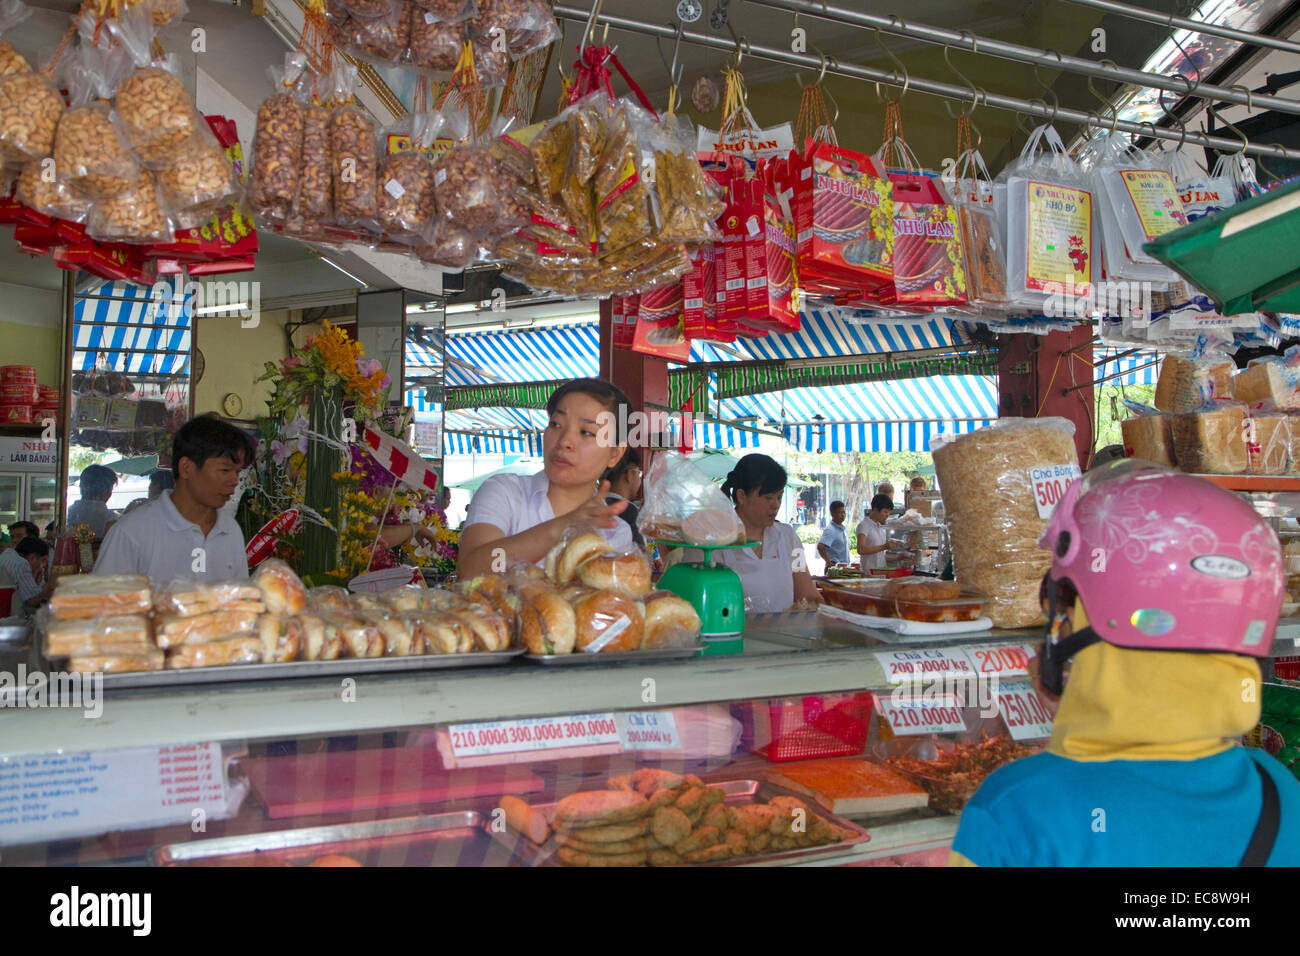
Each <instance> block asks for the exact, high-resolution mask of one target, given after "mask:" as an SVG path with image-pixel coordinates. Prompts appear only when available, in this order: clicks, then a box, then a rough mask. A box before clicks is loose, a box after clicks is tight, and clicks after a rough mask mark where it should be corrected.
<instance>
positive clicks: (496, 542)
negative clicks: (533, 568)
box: [456, 378, 632, 580]
mask: <svg viewBox="0 0 1300 956" xmlns="http://www.w3.org/2000/svg"><path fill="white" fill-rule="evenodd" d="M631 407H632V406H631V403H630V402H629V401H628V397H627V396H626V395H625V394H623V392H622V391H621V390H620V389H618V388H617V387H615V386H613V385H611V384H610V383H609V382H606V381H603V380H601V379H598V378H579V379H574V380H573V381H572V382H568V383H566V384H564V385H561V386H560V387H559V388H557V389H556V390H555V391H554V392H552V393H551V397H550V398H549V399H548V400H547V402H546V413H547V415H548V416H549V421H548V422H547V425H546V431H545V432H544V433H543V435H542V460H543V470H542V471H539V472H538V473H537V474H535V475H494V476H493V477H491V478H489V479H488V480H487V481H485V482H483V484H482V485H481V486H480V487H479V489H478V491H477V492H475V494H474V498H473V499H472V500H471V501H470V503H469V510H468V512H467V513H466V515H465V530H464V531H462V532H461V537H460V559H459V561H458V562H457V564H456V573H457V575H458V576H459V577H460V578H461V579H462V580H464V579H467V578H472V577H475V576H477V575H480V574H487V573H488V572H489V571H495V572H500V571H503V570H505V568H506V567H508V566H509V565H510V564H514V563H518V562H525V563H528V564H537V563H540V562H541V561H542V559H543V558H545V557H546V552H548V551H550V550H551V548H553V547H555V546H556V545H557V544H559V543H560V542H561V541H563V540H565V538H566V536H570V537H571V536H572V534H570V533H574V534H576V533H581V532H582V531H586V530H590V529H591V528H595V529H596V531H597V532H598V533H599V534H601V535H602V536H604V538H605V540H607V541H608V542H609V543H610V545H611V546H613V547H614V548H615V549H616V550H618V551H630V550H631V549H632V531H631V528H630V527H629V526H628V524H627V522H625V521H623V520H622V519H621V518H620V517H619V514H620V513H621V512H622V511H623V509H624V508H626V507H627V501H625V500H619V501H615V502H614V503H613V504H606V503H605V497H606V495H607V494H608V493H609V482H608V481H601V480H600V477H601V475H603V474H604V473H605V471H606V469H608V468H612V467H613V466H614V465H615V464H617V463H618V462H619V460H620V459H621V458H622V457H623V453H624V452H626V451H627V445H626V444H614V443H613V442H611V441H610V440H609V438H608V435H609V429H608V428H604V429H602V428H601V425H602V423H607V422H608V416H609V415H613V416H615V419H616V420H623V421H625V420H626V416H627V414H628V413H629V412H630V411H631ZM602 416H605V417H602Z"/></svg>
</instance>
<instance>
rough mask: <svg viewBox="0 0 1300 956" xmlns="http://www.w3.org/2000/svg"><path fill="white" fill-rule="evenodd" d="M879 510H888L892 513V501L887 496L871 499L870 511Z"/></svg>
mask: <svg viewBox="0 0 1300 956" xmlns="http://www.w3.org/2000/svg"><path fill="white" fill-rule="evenodd" d="M881 508H887V509H888V510H890V511H893V510H894V499H893V498H891V497H889V495H876V497H874V498H872V499H871V510H872V511H879V510H880V509H881Z"/></svg>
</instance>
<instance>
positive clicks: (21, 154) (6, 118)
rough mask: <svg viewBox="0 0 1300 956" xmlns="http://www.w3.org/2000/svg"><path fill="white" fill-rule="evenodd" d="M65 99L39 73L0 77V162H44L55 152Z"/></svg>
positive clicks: (13, 74) (12, 74)
mask: <svg viewBox="0 0 1300 956" xmlns="http://www.w3.org/2000/svg"><path fill="white" fill-rule="evenodd" d="M63 109H64V106H63V97H62V95H60V93H59V91H58V90H57V89H55V88H54V85H53V84H52V83H50V81H49V80H47V79H45V77H43V76H41V75H40V74H39V73H32V72H26V73H11V74H10V75H8V76H5V77H0V160H3V161H4V162H6V163H15V164H17V163H24V162H26V161H27V160H29V159H44V158H45V157H46V156H49V155H50V152H51V151H52V150H53V149H54V131H55V129H56V128H57V127H58V125H59V118H60V117H61V116H63Z"/></svg>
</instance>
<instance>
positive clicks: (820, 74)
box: [794, 45, 827, 90]
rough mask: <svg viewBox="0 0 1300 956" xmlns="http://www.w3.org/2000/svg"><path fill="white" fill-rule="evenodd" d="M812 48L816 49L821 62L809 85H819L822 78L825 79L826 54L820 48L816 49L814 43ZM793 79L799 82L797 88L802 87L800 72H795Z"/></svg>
mask: <svg viewBox="0 0 1300 956" xmlns="http://www.w3.org/2000/svg"><path fill="white" fill-rule="evenodd" d="M813 49H814V50H817V55H818V56H819V57H821V58H822V63H821V69H820V70H819V71H818V73H817V79H815V80H813V82H812V84H811V85H812V86H821V85H822V80H824V79H826V63H827V60H826V54H825V53H823V52H822V51H821V50H820V49H818V48H817V46H815V45H814V46H813ZM794 81H795V82H796V83H798V84H799V89H801V90H802V89H803V88H804V85H803V75H802V74H800V73H796V74H795V75H794Z"/></svg>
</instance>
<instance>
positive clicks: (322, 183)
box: [293, 103, 334, 222]
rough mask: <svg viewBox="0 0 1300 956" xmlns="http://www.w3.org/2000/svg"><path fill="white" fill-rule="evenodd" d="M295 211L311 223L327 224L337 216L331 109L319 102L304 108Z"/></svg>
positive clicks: (295, 213) (305, 105)
mask: <svg viewBox="0 0 1300 956" xmlns="http://www.w3.org/2000/svg"><path fill="white" fill-rule="evenodd" d="M293 211H294V215H295V216H296V217H299V218H302V219H304V220H306V221H309V222H312V221H314V222H324V221H325V220H327V219H328V218H329V217H330V216H332V215H333V214H334V162H333V154H332V153H331V151H330V109H329V107H327V106H324V105H322V104H320V103H306V104H303V106H302V165H301V167H300V172H299V182H298V198H297V199H296V200H295V201H294V205H293Z"/></svg>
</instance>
